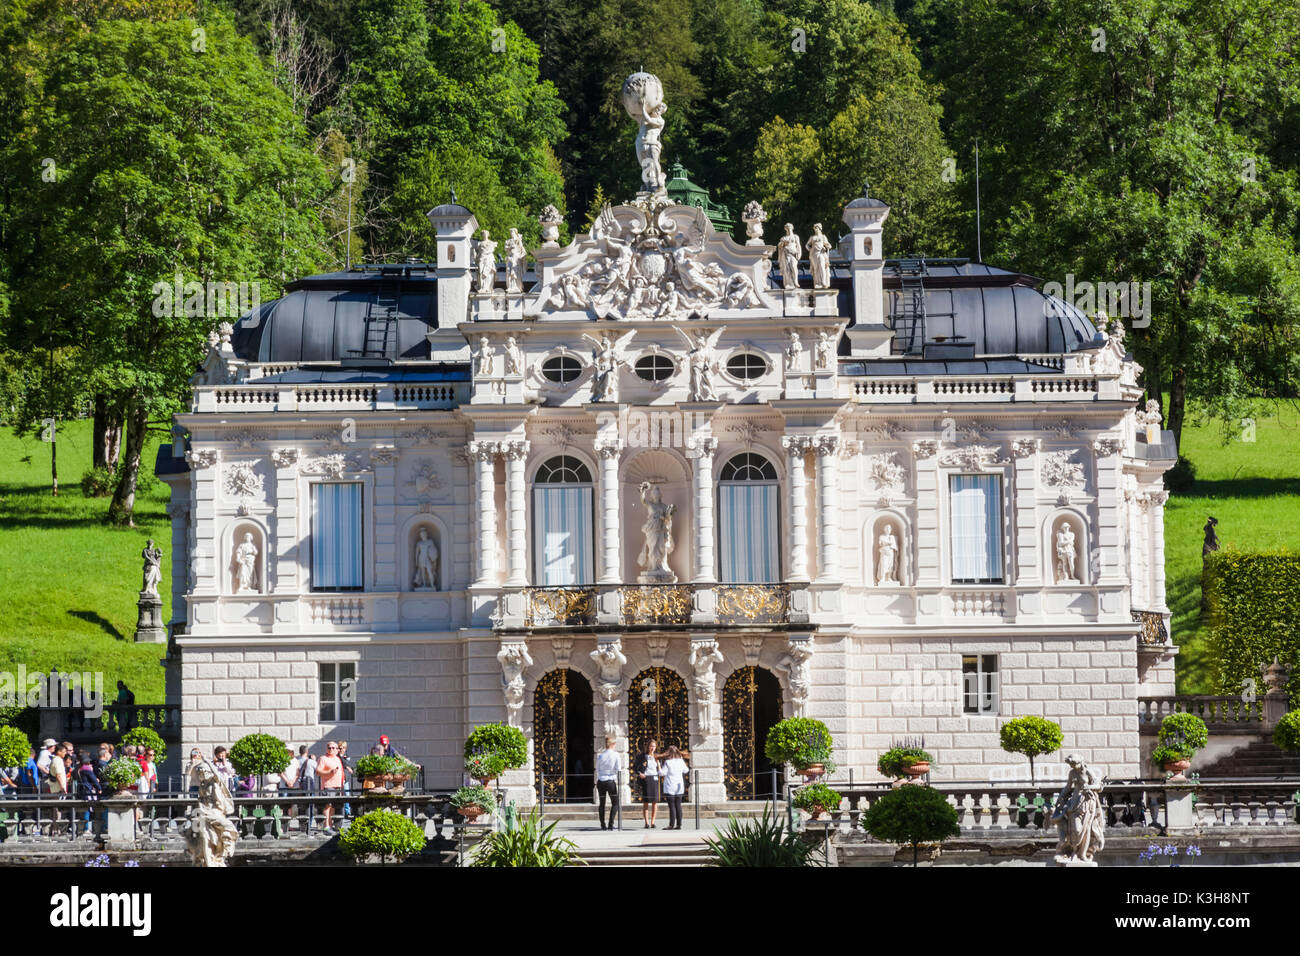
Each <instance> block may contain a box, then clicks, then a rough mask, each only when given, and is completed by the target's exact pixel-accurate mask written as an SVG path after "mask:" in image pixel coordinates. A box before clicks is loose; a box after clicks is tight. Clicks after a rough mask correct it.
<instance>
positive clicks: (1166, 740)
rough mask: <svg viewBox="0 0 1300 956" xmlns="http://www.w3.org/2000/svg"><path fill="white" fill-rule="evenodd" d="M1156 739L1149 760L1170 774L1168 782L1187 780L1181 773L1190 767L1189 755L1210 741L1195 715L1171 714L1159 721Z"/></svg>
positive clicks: (1190, 756)
mask: <svg viewBox="0 0 1300 956" xmlns="http://www.w3.org/2000/svg"><path fill="white" fill-rule="evenodd" d="M1158 739H1159V741H1160V744H1159V746H1157V747H1156V749H1155V750H1153V751H1152V752H1151V759H1152V760H1154V761H1155V762H1156V763H1158V764H1159V765H1160V766H1161V767H1162V768H1163V769H1164V771H1165V772H1166V773H1172V774H1173V776H1172V777H1170V779H1171V780H1175V781H1179V782H1181V781H1184V780H1186V779H1187V778H1186V777H1185V776H1183V772H1184V771H1185V770H1187V768H1189V767H1190V766H1191V765H1192V754H1194V753H1196V751H1198V750H1200V749H1201V748H1202V747H1204V746H1205V745H1206V744H1207V743H1209V742H1210V732H1209V730H1207V729H1206V727H1205V721H1203V720H1201V718H1199V717H1197V716H1196V715H1195V714H1186V713H1174V714H1169V715H1168V716H1166V717H1165V719H1164V720H1162V721H1160V733H1159V735H1158Z"/></svg>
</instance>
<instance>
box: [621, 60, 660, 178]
mask: <svg viewBox="0 0 1300 956" xmlns="http://www.w3.org/2000/svg"><path fill="white" fill-rule="evenodd" d="M623 108H624V109H626V110H627V115H628V116H630V117H632V119H634V120H636V121H637V123H638V124H640V127H641V128H640V129H639V130H637V134H636V161H637V165H638V166H640V167H641V185H642V187H643V191H644V192H647V193H662V192H663V191H664V182H665V181H664V171H663V167H661V166H660V165H659V155H660V153H661V152H662V151H663V144H662V143H661V142H660V137H661V136H662V135H663V130H664V113H666V112H667V111H668V107H667V106H665V105H664V88H663V84H662V83H660V82H659V77H657V76H655V75H654V74H653V73H641V72H638V73H633V74H632V75H631V76H629V77H628V78H627V79H626V80H624V81H623Z"/></svg>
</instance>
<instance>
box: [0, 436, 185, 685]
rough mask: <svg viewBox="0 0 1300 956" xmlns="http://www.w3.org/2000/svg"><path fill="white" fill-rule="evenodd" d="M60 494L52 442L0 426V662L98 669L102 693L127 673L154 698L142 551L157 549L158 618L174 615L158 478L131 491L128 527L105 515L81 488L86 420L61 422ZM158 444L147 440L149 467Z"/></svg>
mask: <svg viewBox="0 0 1300 956" xmlns="http://www.w3.org/2000/svg"><path fill="white" fill-rule="evenodd" d="M58 439H59V442H58V462H59V496H58V497H57V498H54V497H51V495H50V446H49V445H48V444H46V443H44V442H42V441H40V440H39V439H38V438H35V437H29V438H18V437H17V436H16V435H15V434H14V432H13V431H12V429H8V428H5V429H0V581H2V582H3V587H0V669H4V670H7V671H16V670H17V667H18V665H19V664H22V665H23V666H25V667H26V668H27V670H28V672H32V671H38V670H39V671H46V672H48V671H49V670H50V669H51V668H54V669H55V670H62V671H65V672H72V671H102V672H103V674H104V692H105V693H106V694H107V695H108V698H109V699H110V700H111V699H113V697H115V696H116V693H117V691H116V687H117V681H118V680H119V679H121V680H124V681H126V683H127V685H128V686H129V687H130V688H131V690H132V691H134V692H135V698H136V700H137V701H138V702H139V703H142V704H147V703H161V702H162V700H163V669H162V667H161V666H160V665H159V663H158V661H159V659H160V658H161V657H162V656H163V653H164V649H163V647H162V645H159V644H136V643H135V642H134V635H135V622H136V613H137V611H136V603H135V602H136V598H137V595H138V592H139V590H140V583H141V566H142V564H143V561H142V560H141V558H140V552H141V551H142V550H143V549H144V546H145V541H146V540H147V539H148V538H153V539H154V541H155V542H157V543H158V545H159V547H161V548H162V549H163V580H162V587H160V588H159V593H160V594H161V595H162V598H163V620H164V621H166V620H169V619H170V615H171V586H170V583H169V582H170V581H171V561H172V557H173V556H172V555H171V554H170V553H168V552H169V551H170V549H171V522H170V520H169V519H168V517H167V512H166V504H167V497H168V494H169V492H168V488H167V486H166V485H164V484H162V483H161V482H155V487H153V488H151V489H149V490H148V491H147V492H145V493H144V494H142V495H137V497H136V508H135V522H136V527H135V528H114V527H110V526H108V525H106V524H104V523H103V518H104V515H105V514H106V513H107V512H108V502H109V499H108V498H87V497H85V496H84V495H83V494H82V493H81V484H80V481H81V475H82V473H83V472H85V471H87V470H88V469H89V468H90V443H91V423H90V422H89V421H77V422H67V423H60V427H59V431H58ZM157 447H158V442H157V439H156V438H155V439H153V440H151V441H150V443H149V445H148V446H147V448H146V451H145V459H144V460H145V461H146V462H147V467H148V470H149V473H150V475H152V473H153V461H154V455H155V454H156V451H157Z"/></svg>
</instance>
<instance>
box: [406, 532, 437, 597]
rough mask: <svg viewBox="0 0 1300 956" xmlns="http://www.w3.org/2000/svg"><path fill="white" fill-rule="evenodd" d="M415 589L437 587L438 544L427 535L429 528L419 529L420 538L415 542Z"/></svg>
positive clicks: (434, 588) (422, 589) (421, 589)
mask: <svg viewBox="0 0 1300 956" xmlns="http://www.w3.org/2000/svg"><path fill="white" fill-rule="evenodd" d="M412 583H413V584H414V585H415V589H416V590H417V591H434V590H437V588H438V546H437V545H436V544H435V543H434V541H433V538H431V537H429V529H428V528H421V529H420V539H419V540H418V541H416V542H415V580H414V581H413V582H412Z"/></svg>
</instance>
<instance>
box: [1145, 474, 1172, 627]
mask: <svg viewBox="0 0 1300 956" xmlns="http://www.w3.org/2000/svg"><path fill="white" fill-rule="evenodd" d="M1149 499H1150V501H1151V514H1150V521H1151V577H1152V581H1151V602H1150V609H1151V610H1153V611H1163V610H1165V608H1167V607H1168V605H1167V604H1166V603H1165V502H1166V501H1168V500H1169V492H1167V491H1153V492H1151V494H1150V496H1149Z"/></svg>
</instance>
